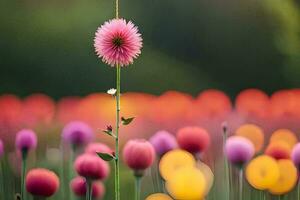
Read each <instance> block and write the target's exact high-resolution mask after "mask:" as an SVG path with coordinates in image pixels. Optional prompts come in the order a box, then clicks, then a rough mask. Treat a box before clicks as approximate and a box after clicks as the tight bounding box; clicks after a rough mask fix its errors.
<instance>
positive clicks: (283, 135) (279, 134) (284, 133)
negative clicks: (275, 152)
mask: <svg viewBox="0 0 300 200" xmlns="http://www.w3.org/2000/svg"><path fill="white" fill-rule="evenodd" d="M277 141H284V142H286V143H287V144H288V145H289V146H290V148H293V146H294V145H295V144H296V143H297V137H296V135H295V133H293V132H292V131H290V130H288V129H278V130H276V131H275V132H274V133H273V134H272V136H271V138H270V143H273V142H277Z"/></svg>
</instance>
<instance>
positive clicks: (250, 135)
mask: <svg viewBox="0 0 300 200" xmlns="http://www.w3.org/2000/svg"><path fill="white" fill-rule="evenodd" d="M235 134H236V135H237V136H242V137H245V138H247V139H248V140H250V141H251V142H252V143H253V145H254V147H255V152H256V153H257V152H259V151H260V150H261V149H262V147H263V145H264V132H263V130H262V129H261V128H260V127H258V126H256V125H254V124H245V125H242V126H240V127H239V128H238V129H237V130H236V132H235Z"/></svg>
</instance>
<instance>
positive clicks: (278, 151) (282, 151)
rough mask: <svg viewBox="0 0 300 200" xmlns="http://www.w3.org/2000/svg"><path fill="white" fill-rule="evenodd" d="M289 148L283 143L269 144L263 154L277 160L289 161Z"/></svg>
mask: <svg viewBox="0 0 300 200" xmlns="http://www.w3.org/2000/svg"><path fill="white" fill-rule="evenodd" d="M291 151H292V149H291V147H290V146H289V145H288V144H287V143H286V142H284V141H276V142H272V143H270V144H269V145H268V146H267V148H266V150H265V154H266V155H269V156H271V157H273V158H275V159H277V160H279V159H289V158H290V156H291Z"/></svg>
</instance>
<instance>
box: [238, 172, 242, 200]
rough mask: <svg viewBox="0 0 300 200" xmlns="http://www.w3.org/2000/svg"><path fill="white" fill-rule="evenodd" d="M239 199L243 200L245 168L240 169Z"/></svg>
mask: <svg viewBox="0 0 300 200" xmlns="http://www.w3.org/2000/svg"><path fill="white" fill-rule="evenodd" d="M239 186H240V189H239V200H243V169H242V168H241V169H240V171H239Z"/></svg>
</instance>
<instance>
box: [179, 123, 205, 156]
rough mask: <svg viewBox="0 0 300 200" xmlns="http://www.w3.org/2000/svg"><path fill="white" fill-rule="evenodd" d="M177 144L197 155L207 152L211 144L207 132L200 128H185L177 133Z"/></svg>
mask: <svg viewBox="0 0 300 200" xmlns="http://www.w3.org/2000/svg"><path fill="white" fill-rule="evenodd" d="M177 142H178V144H179V146H180V148H182V149H184V150H186V151H189V152H190V153H193V154H197V153H202V152H203V151H205V150H206V149H207V148H208V146H209V144H210V137H209V134H208V133H207V131H206V130H205V129H203V128H200V127H185V128H182V129H180V130H179V131H178V132H177Z"/></svg>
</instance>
